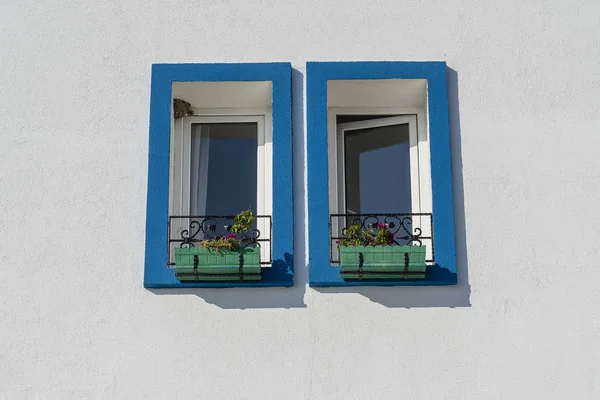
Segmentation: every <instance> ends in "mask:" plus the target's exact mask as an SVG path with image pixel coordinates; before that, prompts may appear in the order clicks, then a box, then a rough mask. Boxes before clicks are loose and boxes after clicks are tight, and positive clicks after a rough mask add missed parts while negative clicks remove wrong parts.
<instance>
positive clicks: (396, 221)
mask: <svg viewBox="0 0 600 400" xmlns="http://www.w3.org/2000/svg"><path fill="white" fill-rule="evenodd" d="M379 223H384V224H387V229H388V230H389V231H390V232H391V233H392V234H393V235H394V244H396V245H415V246H428V247H429V248H430V249H431V251H427V258H426V260H425V262H426V263H427V264H433V263H435V252H434V248H433V215H432V214H431V213H378V214H331V215H330V216H329V237H330V253H331V256H330V261H331V263H332V264H339V263H340V253H339V250H338V246H337V241H338V240H340V239H342V238H343V236H344V233H345V231H346V228H348V227H350V226H352V225H357V224H358V225H359V226H360V227H361V229H377V227H378V226H379Z"/></svg>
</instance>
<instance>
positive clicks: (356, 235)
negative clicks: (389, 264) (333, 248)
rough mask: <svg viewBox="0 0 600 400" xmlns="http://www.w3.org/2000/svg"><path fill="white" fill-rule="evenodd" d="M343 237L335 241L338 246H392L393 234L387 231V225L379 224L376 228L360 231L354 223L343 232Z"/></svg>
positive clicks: (358, 226) (358, 225)
mask: <svg viewBox="0 0 600 400" xmlns="http://www.w3.org/2000/svg"><path fill="white" fill-rule="evenodd" d="M343 235H344V237H342V238H341V239H339V240H337V241H336V243H337V246H338V249H339V248H340V246H391V245H392V244H394V234H393V233H392V232H390V231H389V230H388V224H385V223H383V222H380V223H379V224H377V228H375V227H374V226H372V227H370V228H369V229H362V228H361V226H360V224H358V223H355V224H354V225H352V226H350V227H349V228H347V229H346V230H345V231H344V234H343Z"/></svg>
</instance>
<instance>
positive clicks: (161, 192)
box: [144, 63, 294, 288]
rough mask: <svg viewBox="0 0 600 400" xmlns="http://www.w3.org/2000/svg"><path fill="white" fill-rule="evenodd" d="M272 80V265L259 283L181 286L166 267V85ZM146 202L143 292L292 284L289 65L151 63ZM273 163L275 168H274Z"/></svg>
mask: <svg viewBox="0 0 600 400" xmlns="http://www.w3.org/2000/svg"><path fill="white" fill-rule="evenodd" d="M202 81H212V82H221V81H271V83H272V88H273V89H272V90H273V92H272V112H273V214H272V215H273V237H272V238H273V240H272V251H273V265H272V266H271V267H269V268H264V269H263V272H262V280H261V281H260V282H248V283H243V282H241V283H240V282H223V283H219V282H206V283H185V284H183V283H180V282H179V281H178V280H176V279H175V273H174V270H173V269H169V268H167V220H168V209H169V151H170V145H169V143H170V141H169V139H170V130H171V116H170V112H171V86H172V83H173V82H202ZM148 153H149V154H148V197H147V204H146V261H145V269H144V287H146V288H193V287H204V288H209V287H210V288H215V287H269V286H293V285H294V265H293V264H294V263H293V260H294V256H293V254H294V236H293V232H294V214H293V210H294V203H293V202H294V199H293V193H292V184H293V181H292V67H291V64H290V63H254V64H154V65H153V66H152V88H151V98H150V139H149V151H148ZM275 163H277V164H276V168H275Z"/></svg>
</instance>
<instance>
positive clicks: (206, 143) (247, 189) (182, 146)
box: [169, 109, 273, 265]
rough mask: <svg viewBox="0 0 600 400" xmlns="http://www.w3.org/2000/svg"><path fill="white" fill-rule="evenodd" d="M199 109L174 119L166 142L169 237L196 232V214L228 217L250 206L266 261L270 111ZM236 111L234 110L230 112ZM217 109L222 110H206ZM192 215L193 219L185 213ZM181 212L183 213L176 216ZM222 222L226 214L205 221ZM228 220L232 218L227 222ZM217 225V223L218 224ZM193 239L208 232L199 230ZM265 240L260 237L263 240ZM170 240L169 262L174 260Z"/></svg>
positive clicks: (269, 169) (268, 261) (268, 229)
mask: <svg viewBox="0 0 600 400" xmlns="http://www.w3.org/2000/svg"><path fill="white" fill-rule="evenodd" d="M254 112H255V113H257V115H237V114H244V113H246V114H249V112H244V111H243V110H238V111H233V110H198V111H197V113H202V114H203V115H194V116H186V117H182V118H178V119H175V123H174V131H173V135H172V139H173V140H172V141H171V163H170V164H171V165H170V176H171V179H170V182H171V184H170V188H169V193H170V198H171V203H170V211H169V215H170V216H177V218H176V217H171V221H170V222H171V224H170V230H171V232H170V233H171V236H174V237H181V233H182V232H183V231H185V230H188V235H193V234H194V233H196V232H192V231H193V230H194V227H193V226H190V224H191V221H194V220H196V221H198V220H200V219H199V218H198V217H200V216H231V215H236V214H237V213H239V212H240V211H243V210H246V209H250V210H252V211H253V213H254V214H255V215H256V216H257V217H256V223H255V224H254V226H253V228H256V229H258V231H259V232H260V238H261V242H260V250H261V259H262V260H264V265H268V264H270V259H271V246H270V243H271V240H270V239H271V238H270V233H271V232H270V225H271V224H270V218H267V216H270V215H271V209H272V208H271V202H272V195H271V183H272V182H271V165H272V162H273V160H272V155H271V149H272V140H271V129H270V124H268V126H267V124H266V123H265V120H270V118H271V117H270V111H269V110H268V109H265V110H262V111H254ZM235 113H237V114H235ZM210 114H221V115H218V116H216V115H210ZM186 216H194V217H196V218H186ZM179 217H183V218H179ZM206 222H207V223H208V222H211V223H226V222H228V221H227V219H225V218H219V219H218V220H213V219H212V218H211V221H206ZM229 222H231V221H229ZM218 228H221V227H220V226H219V227H218ZM197 233H198V235H196V238H197V239H207V238H209V237H210V235H209V234H208V233H207V232H204V231H203V230H199V231H198V232H197ZM262 239H264V240H262ZM178 245H179V243H178V242H171V247H172V248H171V251H170V253H169V256H170V260H169V261H170V264H171V265H173V263H174V261H175V260H174V249H175V248H176V247H178Z"/></svg>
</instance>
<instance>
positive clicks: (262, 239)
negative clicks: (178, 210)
mask: <svg viewBox="0 0 600 400" xmlns="http://www.w3.org/2000/svg"><path fill="white" fill-rule="evenodd" d="M254 218H255V219H254V223H253V224H252V226H251V227H250V229H248V230H243V231H240V232H237V240H238V241H239V242H240V247H241V248H245V247H263V246H265V245H268V248H269V252H268V254H269V256H268V260H262V259H261V262H260V263H261V264H262V265H267V264H271V263H272V258H273V257H272V250H271V248H272V247H271V233H272V230H273V223H272V219H271V216H270V215H256V216H254ZM234 223H235V216H234V215H198V216H191V215H171V216H169V227H168V237H169V240H168V260H169V261H168V266H170V267H173V266H175V263H174V262H172V252H173V249H174V248H190V247H197V246H199V245H200V243H201V242H203V241H205V240H214V239H219V238H222V237H223V236H225V235H227V234H228V233H231V228H232V227H233V224H234ZM257 226H260V227H262V228H263V231H265V230H266V231H267V232H264V234H261V231H260V230H259V229H258V228H257Z"/></svg>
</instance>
